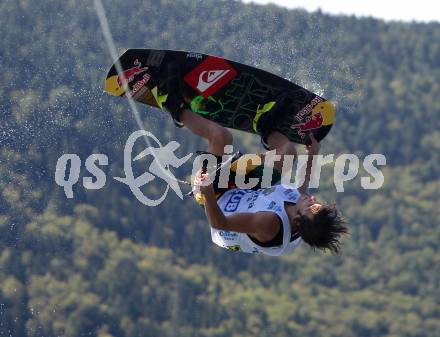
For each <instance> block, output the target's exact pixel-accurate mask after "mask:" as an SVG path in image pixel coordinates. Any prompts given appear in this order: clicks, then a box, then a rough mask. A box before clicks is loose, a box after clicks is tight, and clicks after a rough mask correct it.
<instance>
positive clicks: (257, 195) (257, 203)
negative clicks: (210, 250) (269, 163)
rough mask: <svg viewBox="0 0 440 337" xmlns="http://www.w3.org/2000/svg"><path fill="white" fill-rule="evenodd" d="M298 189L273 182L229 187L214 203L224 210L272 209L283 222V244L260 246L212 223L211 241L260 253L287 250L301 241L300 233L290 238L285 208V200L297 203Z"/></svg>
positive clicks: (244, 236) (288, 251) (230, 247)
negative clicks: (257, 186)
mask: <svg viewBox="0 0 440 337" xmlns="http://www.w3.org/2000/svg"><path fill="white" fill-rule="evenodd" d="M299 196H300V194H299V192H298V191H297V190H295V189H291V188H288V187H285V186H283V185H275V186H273V187H271V188H269V189H259V190H255V191H253V190H242V189H238V188H235V189H231V190H229V191H227V192H226V193H225V194H223V195H222V196H221V197H220V199H219V200H217V203H218V205H219V207H220V209H221V210H222V212H223V214H224V215H226V216H228V215H231V214H235V213H256V212H273V213H275V214H277V215H278V216H279V218H280V220H281V224H282V226H283V244H282V245H281V246H275V247H262V246H260V245H258V244H257V243H255V242H253V241H252V240H251V239H250V238H249V236H248V235H247V234H245V233H237V232H231V231H225V230H219V229H215V228H212V227H211V238H212V241H213V242H214V243H215V244H217V245H218V246H220V247H223V248H226V249H230V250H234V251H241V252H245V253H261V254H266V255H272V256H279V255H284V254H287V253H290V252H291V251H293V250H294V249H295V248H296V247H297V246H298V245H299V244H300V243H301V242H302V239H301V237H299V236H298V237H297V238H296V239H294V240H293V241H291V237H292V231H291V227H290V222H289V218H288V217H287V213H286V211H285V209H284V202H285V201H289V202H293V203H296V202H297V201H298V199H299Z"/></svg>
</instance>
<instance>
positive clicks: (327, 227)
mask: <svg viewBox="0 0 440 337" xmlns="http://www.w3.org/2000/svg"><path fill="white" fill-rule="evenodd" d="M344 224H345V221H344V220H343V219H342V217H341V215H340V213H339V212H338V210H337V209H336V207H335V206H329V205H323V207H322V208H321V210H320V211H319V212H318V213H317V214H315V215H314V217H313V219H309V218H307V217H306V216H304V215H300V219H299V226H298V227H299V228H298V231H299V234H300V235H301V237H302V239H303V240H304V241H305V242H306V243H308V244H309V245H310V246H311V247H312V248H318V249H321V250H326V249H328V250H330V251H331V252H332V253H335V254H336V253H339V250H340V242H339V240H340V238H341V236H342V235H343V234H347V233H348V229H347V227H345V226H344Z"/></svg>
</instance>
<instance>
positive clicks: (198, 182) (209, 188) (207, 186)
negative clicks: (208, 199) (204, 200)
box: [194, 171, 214, 194]
mask: <svg viewBox="0 0 440 337" xmlns="http://www.w3.org/2000/svg"><path fill="white" fill-rule="evenodd" d="M209 178H210V177H209V174H208V173H202V172H201V171H199V172H197V174H196V177H195V179H194V185H195V186H196V187H197V188H198V189H199V190H200V192H202V194H206V193H211V192H214V188H213V185H212V181H209V180H210V179H209Z"/></svg>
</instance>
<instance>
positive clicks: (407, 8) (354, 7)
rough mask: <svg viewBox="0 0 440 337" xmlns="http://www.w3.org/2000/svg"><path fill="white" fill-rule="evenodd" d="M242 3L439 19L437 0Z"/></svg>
mask: <svg viewBox="0 0 440 337" xmlns="http://www.w3.org/2000/svg"><path fill="white" fill-rule="evenodd" d="M242 1H243V2H245V3H250V2H253V3H257V4H267V3H274V4H277V5H279V6H282V7H286V8H299V7H300V8H303V9H306V10H308V11H315V10H317V9H318V8H321V10H322V11H323V12H326V13H330V14H345V15H352V14H354V15H356V16H360V17H361V16H373V17H376V18H381V19H385V20H399V21H413V20H414V21H419V22H429V21H437V22H440V1H439V0H417V1H402V0H400V1H398V0H395V1H390V0H302V1H298V0H242Z"/></svg>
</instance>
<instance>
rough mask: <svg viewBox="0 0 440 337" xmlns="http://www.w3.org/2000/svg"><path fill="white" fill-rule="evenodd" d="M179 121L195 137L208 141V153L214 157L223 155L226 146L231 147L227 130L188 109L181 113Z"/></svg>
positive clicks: (230, 137)
mask: <svg viewBox="0 0 440 337" xmlns="http://www.w3.org/2000/svg"><path fill="white" fill-rule="evenodd" d="M179 119H180V121H181V122H182V123H183V124H184V125H185V126H186V127H187V128H188V129H190V130H191V132H192V133H193V134H195V135H197V136H200V137H203V138H205V139H206V140H207V141H208V151H209V152H211V153H212V154H214V155H216V156H221V155H223V153H224V148H225V146H226V145H232V134H231V132H229V130H228V129H226V128H225V127H223V126H221V125H220V124H217V123H216V122H213V121H211V120H209V119H206V118H204V117H202V116H200V115H198V114H196V113H195V112H192V111H191V110H189V109H184V110H182V111H181V113H180V116H179Z"/></svg>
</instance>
